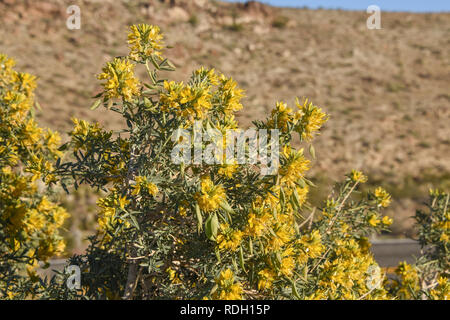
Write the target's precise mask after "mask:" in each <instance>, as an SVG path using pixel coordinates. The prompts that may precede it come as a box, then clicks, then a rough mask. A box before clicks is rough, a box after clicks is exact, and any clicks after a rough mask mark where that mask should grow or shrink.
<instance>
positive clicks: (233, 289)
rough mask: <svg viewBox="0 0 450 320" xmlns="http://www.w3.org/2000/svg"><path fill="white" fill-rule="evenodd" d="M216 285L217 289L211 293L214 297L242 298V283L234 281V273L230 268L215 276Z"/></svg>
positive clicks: (219, 298)
mask: <svg viewBox="0 0 450 320" xmlns="http://www.w3.org/2000/svg"><path fill="white" fill-rule="evenodd" d="M216 283H217V286H218V289H217V291H216V292H215V293H214V294H213V298H214V299H218V300H242V292H243V290H242V285H241V284H240V283H239V282H235V279H234V274H233V271H231V269H226V270H224V271H222V272H221V273H220V275H219V277H218V278H216Z"/></svg>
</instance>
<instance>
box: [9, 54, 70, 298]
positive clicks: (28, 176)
mask: <svg viewBox="0 0 450 320" xmlns="http://www.w3.org/2000/svg"><path fill="white" fill-rule="evenodd" d="M14 65H15V62H14V60H13V59H10V58H8V57H7V56H6V55H4V54H0V212H1V215H0V229H1V230H3V233H2V234H3V241H2V243H1V244H0V264H1V265H2V266H5V267H6V266H7V265H8V264H9V263H11V261H12V260H14V263H19V264H18V265H20V268H19V269H18V270H19V272H22V271H24V270H25V269H26V270H27V271H28V275H29V277H30V279H31V280H33V281H35V280H37V277H36V275H35V272H34V269H35V268H36V267H37V266H38V264H37V261H38V260H43V261H46V260H47V259H49V258H50V257H52V256H54V255H58V254H61V253H63V252H64V250H65V242H64V240H63V238H62V237H61V236H60V234H59V231H60V229H61V227H62V226H63V224H64V222H65V220H66V219H67V217H68V214H67V212H66V211H65V210H64V209H63V208H62V207H60V206H58V205H57V204H56V203H54V202H52V201H51V200H50V199H49V198H48V197H47V196H46V195H44V194H43V192H42V187H41V188H38V181H37V180H38V179H39V178H43V180H44V181H45V182H46V183H51V182H54V181H55V179H56V178H55V177H54V176H53V165H52V162H53V161H54V160H55V159H56V158H57V157H59V156H61V155H62V153H61V152H60V151H58V147H59V143H60V137H59V135H58V133H56V132H53V131H51V130H48V129H42V128H40V127H39V126H38V125H37V123H36V121H35V120H34V118H33V116H32V113H31V111H32V108H33V106H34V103H35V102H34V89H35V88H36V83H35V77H34V76H31V75H29V74H26V73H21V72H17V71H15V70H14V69H13V67H14ZM7 257H9V258H7ZM8 259H12V260H8ZM15 267H16V265H15V266H14V268H15ZM6 269H7V268H6ZM6 269H5V270H6ZM22 274H23V273H22ZM15 276H19V274H16V275H15ZM2 286H3V283H0V291H1V290H3V289H4V288H3V287H2Z"/></svg>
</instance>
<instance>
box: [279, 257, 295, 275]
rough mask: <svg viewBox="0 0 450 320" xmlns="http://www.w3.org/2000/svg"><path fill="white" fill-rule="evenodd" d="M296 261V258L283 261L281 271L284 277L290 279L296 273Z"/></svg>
mask: <svg viewBox="0 0 450 320" xmlns="http://www.w3.org/2000/svg"><path fill="white" fill-rule="evenodd" d="M294 268H295V260H294V257H287V258H283V259H282V260H281V267H280V271H281V273H282V274H283V275H285V276H287V277H290V276H291V275H292V273H293V272H294Z"/></svg>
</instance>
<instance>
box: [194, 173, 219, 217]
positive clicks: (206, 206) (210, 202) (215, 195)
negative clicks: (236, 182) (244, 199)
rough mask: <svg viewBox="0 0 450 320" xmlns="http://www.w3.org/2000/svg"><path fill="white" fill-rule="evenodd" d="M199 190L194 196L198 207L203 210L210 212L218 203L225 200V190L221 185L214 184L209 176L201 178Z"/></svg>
mask: <svg viewBox="0 0 450 320" xmlns="http://www.w3.org/2000/svg"><path fill="white" fill-rule="evenodd" d="M200 184H201V191H200V192H197V193H196V194H195V196H194V198H195V200H196V201H197V202H198V205H199V206H200V209H202V210H203V211H204V212H211V211H215V210H217V209H219V207H220V205H221V204H222V203H223V202H225V201H226V194H225V190H224V189H223V187H222V186H221V185H217V186H216V185H214V183H213V182H212V181H211V179H210V178H209V177H207V176H206V177H203V178H202V179H201V182H200Z"/></svg>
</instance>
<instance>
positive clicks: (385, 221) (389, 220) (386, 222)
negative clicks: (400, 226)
mask: <svg viewBox="0 0 450 320" xmlns="http://www.w3.org/2000/svg"><path fill="white" fill-rule="evenodd" d="M381 222H382V223H383V224H384V225H386V226H390V225H391V224H392V222H394V220H392V218H390V217H388V216H384V217H383V219H381Z"/></svg>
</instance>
